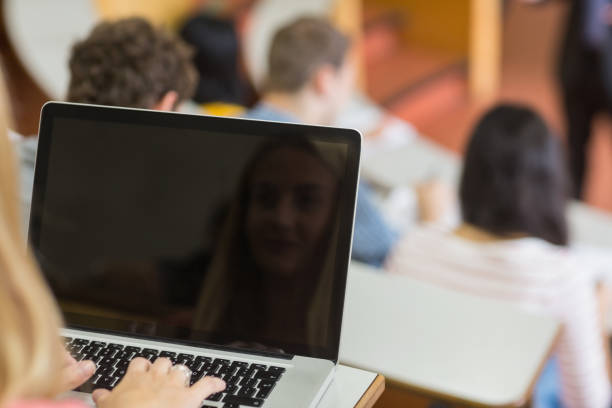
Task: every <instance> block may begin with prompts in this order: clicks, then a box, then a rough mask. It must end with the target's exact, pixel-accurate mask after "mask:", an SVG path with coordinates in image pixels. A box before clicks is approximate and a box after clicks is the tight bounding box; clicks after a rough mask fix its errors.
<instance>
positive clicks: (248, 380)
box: [240, 377, 257, 388]
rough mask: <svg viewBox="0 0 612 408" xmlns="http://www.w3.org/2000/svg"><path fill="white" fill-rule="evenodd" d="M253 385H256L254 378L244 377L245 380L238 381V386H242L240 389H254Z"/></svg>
mask: <svg viewBox="0 0 612 408" xmlns="http://www.w3.org/2000/svg"><path fill="white" fill-rule="evenodd" d="M255 384H257V379H255V378H246V377H245V378H243V379H242V380H241V381H240V386H242V387H246V388H248V387H254V386H255Z"/></svg>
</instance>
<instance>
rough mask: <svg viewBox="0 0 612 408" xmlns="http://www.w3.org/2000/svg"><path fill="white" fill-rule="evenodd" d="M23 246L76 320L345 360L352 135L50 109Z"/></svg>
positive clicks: (354, 156) (88, 325)
mask: <svg viewBox="0 0 612 408" xmlns="http://www.w3.org/2000/svg"><path fill="white" fill-rule="evenodd" d="M40 136H41V139H40V142H39V151H38V157H37V166H36V175H35V187H34V194H33V205H32V213H31V219H30V241H31V244H32V246H33V248H34V253H35V255H36V257H37V259H38V261H39V263H40V265H41V268H42V270H43V272H44V274H45V276H46V277H47V280H48V281H49V283H50V285H51V287H52V289H53V291H54V293H55V294H56V296H57V297H58V299H59V302H60V306H61V307H62V310H63V312H64V314H65V317H66V320H67V323H68V325H69V326H72V327H80V328H84V329H96V330H104V331H110V332H118V333H129V334H133V335H141V336H147V337H152V338H160V339H174V340H178V341H184V342H188V343H195V344H200V343H202V344H213V345H221V346H227V347H237V348H246V349H256V350H261V351H263V352H280V353H286V354H299V355H307V356H313V357H321V358H329V359H333V360H335V359H337V354H338V343H339V335H340V325H341V317H342V308H343V304H344V289H345V283H346V270H347V265H348V258H349V250H350V249H349V248H350V238H351V230H352V220H353V212H354V203H355V192H356V184H357V166H358V157H359V140H360V139H359V135H358V134H357V133H356V132H354V131H348V130H341V129H330V128H316V127H307V126H297V125H280V124H270V123H265V122H251V121H241V120H231V119H219V118H209V117H201V116H191V115H179V114H170V113H159V112H148V111H135V110H127V109H117V108H101V107H90V106H80V105H70V104H50V105H47V106H46V107H45V109H44V111H43V116H42V124H41V135H40Z"/></svg>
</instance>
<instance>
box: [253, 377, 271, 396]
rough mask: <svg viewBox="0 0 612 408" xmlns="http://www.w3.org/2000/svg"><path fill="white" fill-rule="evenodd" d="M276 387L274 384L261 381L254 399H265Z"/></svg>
mask: <svg viewBox="0 0 612 408" xmlns="http://www.w3.org/2000/svg"><path fill="white" fill-rule="evenodd" d="M275 386H276V383H274V382H268V381H262V382H260V383H259V385H258V386H257V388H259V392H258V393H257V395H255V397H256V398H262V399H266V398H268V396H269V395H270V393H271V392H272V390H273V389H274V387H275Z"/></svg>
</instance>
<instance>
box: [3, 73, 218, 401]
mask: <svg viewBox="0 0 612 408" xmlns="http://www.w3.org/2000/svg"><path fill="white" fill-rule="evenodd" d="M0 88H3V87H2V83H1V81H0ZM2 93H3V92H2V89H0V281H1V282H2V284H1V285H0V322H1V324H2V330H0V407H2V408H53V407H55V408H86V405H84V404H83V403H81V402H79V401H56V400H55V397H56V396H58V395H59V394H61V393H63V392H66V391H69V390H71V389H73V388H75V387H77V386H79V385H80V384H82V383H84V382H85V381H86V380H87V379H88V378H89V377H91V375H93V374H94V371H95V369H96V367H95V365H94V363H93V362H91V361H81V362H78V363H77V362H76V361H75V360H74V359H73V358H72V357H70V355H69V354H68V353H67V352H66V351H65V350H63V345H62V343H61V341H60V337H59V327H60V325H61V324H62V321H61V317H60V312H59V310H58V308H57V305H56V303H55V301H54V300H53V298H52V296H51V293H50V292H49V289H48V287H47V285H46V284H45V282H44V280H43V278H42V276H41V274H40V273H39V271H38V270H37V268H36V265H35V262H34V260H33V259H32V258H31V257H30V256H29V254H28V253H27V251H26V248H25V247H24V245H23V236H22V233H21V229H20V225H19V220H20V218H19V214H18V213H19V205H18V202H17V200H16V190H17V179H16V173H15V168H16V166H15V157H14V156H13V149H12V145H11V142H10V141H9V139H8V134H7V128H6V125H7V121H8V116H7V114H6V112H5V111H4V110H5V108H6V106H7V105H6V98H4V95H2ZM186 372H187V370H184V369H171V361H170V360H169V359H165V358H160V359H158V360H156V361H155V363H154V364H151V363H150V362H149V361H148V360H146V359H144V358H136V359H134V360H133V361H132V363H131V364H130V366H129V368H128V371H127V374H126V375H125V377H124V378H123V380H122V381H121V383H120V384H119V385H118V386H117V387H116V388H115V389H114V390H113V391H112V392H110V391H108V390H102V389H100V390H96V391H94V394H93V399H94V401H95V402H96V405H97V406H98V407H99V408H127V407H129V408H154V407H159V408H170V407H172V408H198V407H200V406H201V404H202V401H203V400H204V399H205V398H207V397H208V396H209V395H210V394H213V393H216V392H219V391H222V390H223V389H224V388H225V384H224V383H223V381H221V380H220V379H217V378H212V377H205V378H203V379H201V380H199V381H198V382H196V383H195V384H194V385H193V386H191V387H189V386H188V384H189V381H188V377H187V376H186Z"/></svg>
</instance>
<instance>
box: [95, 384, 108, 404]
mask: <svg viewBox="0 0 612 408" xmlns="http://www.w3.org/2000/svg"><path fill="white" fill-rule="evenodd" d="M109 395H110V391H109V390H107V389H105V388H98V389H97V390H94V391H93V392H92V393H91V398H92V399H93V400H94V402H95V403H96V405H98V404H99V403H101V402H104V400H105V399H106V398H108V396H109Z"/></svg>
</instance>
